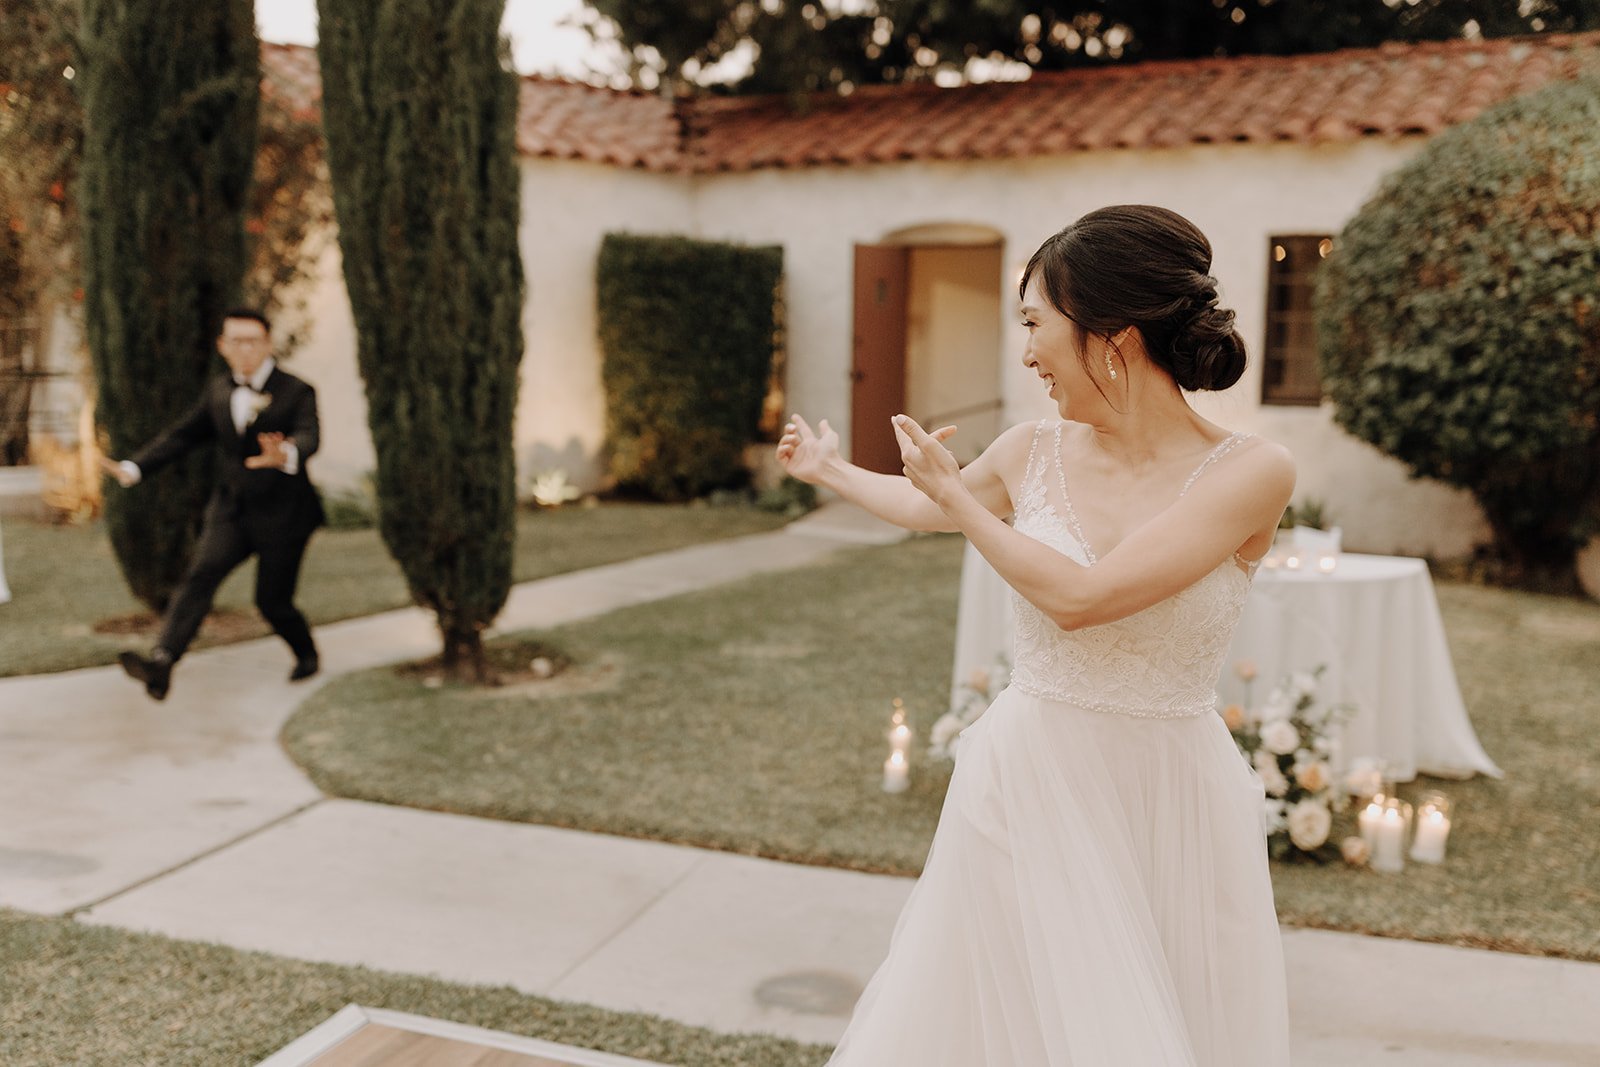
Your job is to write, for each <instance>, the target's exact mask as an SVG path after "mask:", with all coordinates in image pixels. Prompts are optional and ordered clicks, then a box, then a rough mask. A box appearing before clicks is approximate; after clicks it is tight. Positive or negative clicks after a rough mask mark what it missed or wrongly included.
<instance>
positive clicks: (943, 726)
mask: <svg viewBox="0 0 1600 1067" xmlns="http://www.w3.org/2000/svg"><path fill="white" fill-rule="evenodd" d="M962 726H963V723H962V720H960V717H957V715H949V713H947V715H941V717H939V720H938V721H936V723H934V725H933V729H930V731H928V742H930V749H931V750H933V752H934V753H949V755H955V739H957V737H958V736H960V733H962Z"/></svg>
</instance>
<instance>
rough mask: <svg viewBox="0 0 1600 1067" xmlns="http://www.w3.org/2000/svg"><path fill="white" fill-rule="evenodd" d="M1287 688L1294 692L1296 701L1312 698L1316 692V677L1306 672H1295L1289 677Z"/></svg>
mask: <svg viewBox="0 0 1600 1067" xmlns="http://www.w3.org/2000/svg"><path fill="white" fill-rule="evenodd" d="M1289 687H1290V688H1291V689H1293V690H1294V698H1295V700H1297V701H1298V700H1300V699H1301V698H1303V697H1308V696H1312V695H1314V694H1315V693H1316V691H1317V676H1316V675H1314V674H1310V673H1308V672H1306V671H1295V672H1294V673H1293V674H1291V675H1290V676H1289Z"/></svg>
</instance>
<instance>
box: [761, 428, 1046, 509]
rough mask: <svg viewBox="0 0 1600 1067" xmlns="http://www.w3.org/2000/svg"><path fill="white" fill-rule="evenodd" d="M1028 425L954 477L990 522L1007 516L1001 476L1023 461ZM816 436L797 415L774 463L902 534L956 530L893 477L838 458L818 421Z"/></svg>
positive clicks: (939, 436)
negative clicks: (832, 493)
mask: <svg viewBox="0 0 1600 1067" xmlns="http://www.w3.org/2000/svg"><path fill="white" fill-rule="evenodd" d="M1034 426H1035V424H1034V423H1031V422H1030V423H1025V424H1022V425H1020V426H1013V427H1011V429H1009V430H1007V431H1006V432H1005V433H1002V434H1001V435H1000V436H999V437H997V438H995V440H994V441H993V442H992V443H991V444H990V445H989V447H988V448H986V449H984V450H983V454H982V455H980V456H979V457H978V458H977V459H975V460H973V461H972V462H971V463H969V464H967V466H966V467H965V468H962V469H961V470H960V472H959V476H960V479H961V482H962V484H963V486H964V487H965V489H966V491H967V492H968V493H969V494H970V495H971V496H972V498H973V499H974V501H976V502H977V504H978V506H979V507H981V508H983V509H984V510H985V511H986V512H988V513H989V514H990V515H991V516H994V517H997V518H998V517H1003V516H1007V515H1010V514H1011V511H1012V505H1011V492H1010V490H1009V489H1008V488H1007V483H1006V473H1007V471H1009V470H1011V469H1012V468H1015V469H1016V470H1017V471H1020V470H1021V465H1022V464H1023V462H1025V461H1026V458H1027V454H1028V444H1029V439H1030V437H1031V436H1032V433H1033V428H1034ZM818 429H820V430H821V431H822V433H821V434H820V435H818V434H816V433H813V432H812V429H811V427H810V426H808V425H807V424H806V421H805V420H804V419H802V418H801V417H800V416H799V415H796V416H795V417H794V420H793V421H792V422H791V423H790V424H789V425H788V426H787V427H785V433H784V435H783V438H782V439H781V440H780V441H779V442H778V460H779V461H780V462H781V463H782V464H783V466H784V470H785V471H787V472H788V473H790V474H792V475H793V476H794V477H796V478H799V479H800V480H801V481H804V482H809V483H810V484H812V485H818V486H821V487H822V488H824V489H830V490H832V491H833V492H835V493H838V494H839V495H840V496H841V497H843V498H844V499H846V500H848V501H850V502H851V503H853V504H858V505H860V506H861V507H863V508H865V509H866V510H868V511H870V512H871V513H872V514H874V515H876V516H878V518H880V519H883V520H885V521H887V522H892V523H894V524H895V525H896V526H901V527H904V528H905V529H908V530H925V531H936V532H943V533H953V532H955V530H956V529H957V527H956V525H955V523H954V521H953V520H952V519H951V518H950V516H948V515H946V514H945V513H944V512H943V511H941V510H940V508H939V505H937V504H935V503H934V502H933V501H932V500H930V499H928V497H927V495H926V494H924V493H923V492H922V491H921V490H919V489H918V488H917V487H916V486H914V485H912V484H911V482H910V480H909V479H907V478H905V477H904V476H903V475H898V474H878V473H876V472H874V471H869V470H866V469H864V468H861V467H858V466H856V465H855V464H853V463H847V462H845V460H844V459H843V458H842V457H841V456H840V455H839V449H838V444H839V437H838V434H836V433H834V431H833V430H832V429H830V428H829V426H828V422H827V420H826V419H824V420H823V421H822V422H820V423H818ZM954 432H955V427H953V426H949V427H945V428H944V429H942V430H936V431H934V433H933V434H930V435H929V437H930V438H931V439H932V440H935V441H943V440H945V439H946V438H948V437H949V436H950V435H951V434H952V433H954Z"/></svg>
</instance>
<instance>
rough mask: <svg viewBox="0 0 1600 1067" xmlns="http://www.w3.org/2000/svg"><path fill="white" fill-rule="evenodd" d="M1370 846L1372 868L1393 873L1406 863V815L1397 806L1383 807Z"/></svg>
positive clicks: (1401, 868)
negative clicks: (1374, 839) (1374, 836)
mask: <svg viewBox="0 0 1600 1067" xmlns="http://www.w3.org/2000/svg"><path fill="white" fill-rule="evenodd" d="M1375 834H1376V838H1377V839H1376V841H1375V842H1374V844H1373V846H1372V869H1373V870H1375V871H1384V872H1387V873H1393V872H1395V871H1399V870H1404V869H1405V865H1406V856H1405V849H1406V817H1405V815H1404V814H1403V813H1401V812H1400V810H1399V809H1397V808H1384V809H1383V812H1382V814H1380V815H1379V816H1378V825H1377V827H1376V830H1375Z"/></svg>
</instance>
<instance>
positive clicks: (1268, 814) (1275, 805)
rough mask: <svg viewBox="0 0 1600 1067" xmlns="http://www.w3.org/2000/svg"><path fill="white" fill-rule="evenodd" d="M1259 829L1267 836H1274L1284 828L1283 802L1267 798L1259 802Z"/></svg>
mask: <svg viewBox="0 0 1600 1067" xmlns="http://www.w3.org/2000/svg"><path fill="white" fill-rule="evenodd" d="M1261 803H1262V806H1261V827H1262V829H1263V830H1264V831H1265V832H1266V833H1267V834H1268V835H1271V834H1275V833H1277V832H1278V831H1279V830H1282V829H1283V827H1284V821H1285V820H1284V817H1283V801H1281V800H1272V799H1271V798H1268V799H1267V800H1264V801H1262V802H1261Z"/></svg>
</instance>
